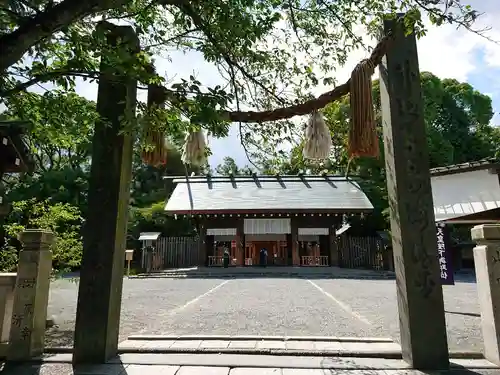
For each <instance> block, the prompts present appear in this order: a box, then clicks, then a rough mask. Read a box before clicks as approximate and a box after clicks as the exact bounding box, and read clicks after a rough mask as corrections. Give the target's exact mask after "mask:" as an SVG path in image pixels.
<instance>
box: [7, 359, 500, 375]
mask: <svg viewBox="0 0 500 375" xmlns="http://www.w3.org/2000/svg"><path fill="white" fill-rule="evenodd" d="M451 364H452V367H451V370H450V371H426V372H419V371H414V370H410V369H408V365H407V364H406V363H405V362H403V361H401V360H390V359H384V360H382V359H377V358H332V357H297V356H294V357H291V356H268V355H267V356H266V355H218V354H197V355H190V354H126V355H121V356H120V357H119V358H116V359H115V360H112V361H110V363H108V364H105V365H98V366H78V367H76V368H73V366H72V365H71V356H70V355H64V354H60V355H57V356H53V357H50V358H46V360H45V362H44V363H43V364H23V365H19V366H15V367H7V368H5V369H3V370H0V374H1V375H327V374H330V375H333V374H338V375H424V374H429V375H438V374H454V375H458V374H484V375H493V374H495V375H498V374H500V370H499V369H498V368H496V367H495V366H494V365H492V364H491V363H490V362H488V361H485V360H459V359H457V360H452V361H451Z"/></svg>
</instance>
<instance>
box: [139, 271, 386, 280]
mask: <svg viewBox="0 0 500 375" xmlns="http://www.w3.org/2000/svg"><path fill="white" fill-rule="evenodd" d="M231 277H304V278H314V277H319V278H331V279H367V280H387V279H394V278H395V276H394V273H393V272H376V271H373V272H357V271H354V270H352V271H344V272H326V271H325V272H307V271H274V270H273V271H266V270H261V271H249V272H245V271H240V270H238V271H232V270H220V271H187V272H186V271H160V272H151V273H141V274H138V275H136V276H131V278H231Z"/></svg>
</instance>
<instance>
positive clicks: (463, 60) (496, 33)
mask: <svg viewBox="0 0 500 375" xmlns="http://www.w3.org/2000/svg"><path fill="white" fill-rule="evenodd" d="M471 5H472V6H473V7H474V8H475V9H478V10H480V11H483V12H485V13H486V14H485V16H484V17H483V18H482V20H481V21H480V22H479V23H478V27H482V26H484V25H489V26H492V27H493V29H492V30H490V31H489V32H488V35H489V36H490V37H491V38H492V39H495V40H499V41H500V28H498V27H496V28H495V25H496V22H494V21H495V20H496V19H498V18H499V17H500V3H498V0H481V1H479V0H473V1H472V2H471ZM361 35H362V34H361ZM372 44H373V43H372ZM418 50H419V63H420V69H421V70H422V71H430V72H432V73H434V74H436V75H437V76H439V77H442V78H455V79H457V80H460V81H467V80H468V79H469V77H470V76H471V75H477V74H481V72H484V71H486V70H487V69H488V68H500V46H499V45H498V44H495V43H493V42H490V41H488V40H486V39H485V38H482V37H481V36H478V35H476V34H474V33H472V32H469V31H466V30H457V29H456V27H454V26H451V25H445V26H442V27H439V28H435V27H434V28H433V27H431V28H430V29H429V31H428V33H427V35H426V36H425V37H423V38H422V39H420V40H419V41H418ZM480 53H482V54H483V59H482V61H481V59H479V58H478V56H479V54H480ZM367 56H368V52H366V51H364V50H358V51H354V52H353V53H352V54H351V56H350V58H349V59H348V61H347V62H346V64H345V66H344V67H342V68H340V69H338V71H337V72H336V78H337V80H338V82H344V81H345V80H347V78H348V77H349V75H350V72H351V70H352V68H353V67H354V66H355V65H356V63H357V62H358V61H359V60H361V59H363V58H366V57H367ZM156 66H157V70H158V72H159V73H160V74H164V75H165V76H166V77H168V78H177V79H178V78H180V77H184V78H187V77H189V75H191V74H193V73H194V75H195V76H197V77H198V79H199V80H200V81H201V82H203V83H204V84H206V85H209V86H215V85H217V84H223V83H224V80H223V79H222V77H221V76H220V74H219V72H218V70H217V68H216V67H215V66H213V65H211V64H209V63H207V62H205V61H204V60H203V57H202V55H201V54H199V53H188V54H183V53H182V52H173V53H171V54H170V55H169V59H166V58H157V60H156ZM488 78H489V79H490V85H491V87H480V88H479V89H480V90H481V91H483V92H488V93H490V94H491V96H492V97H493V101H494V107H496V108H497V110H500V100H499V98H500V95H495V92H497V91H500V77H488ZM471 83H472V84H474V83H473V82H471ZM329 89H331V88H329V87H324V86H318V87H317V88H316V90H315V93H316V94H320V93H321V92H324V91H327V90H329ZM77 90H78V92H79V93H80V94H81V95H83V96H85V97H88V98H91V99H95V98H96V96H97V95H96V85H95V84H94V85H91V84H86V83H85V84H84V83H82V82H80V83H79V84H78V88H77ZM141 97H142V98H145V93H144V92H142V93H141ZM209 143H210V146H211V148H212V152H213V153H214V155H213V156H212V157H211V159H210V161H211V164H212V165H213V166H216V165H217V164H219V163H220V162H221V161H222V159H223V158H224V157H225V156H231V157H233V158H234V159H235V160H236V161H237V163H238V164H241V165H242V164H246V163H247V161H246V156H245V153H244V151H243V148H242V146H241V145H240V143H239V140H238V131H237V127H236V126H233V127H232V129H231V132H230V134H229V137H227V138H226V139H212V140H209Z"/></svg>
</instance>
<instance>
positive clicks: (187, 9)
mask: <svg viewBox="0 0 500 375" xmlns="http://www.w3.org/2000/svg"><path fill="white" fill-rule="evenodd" d="M177 7H178V8H179V9H180V10H181V11H182V12H183V13H184V14H185V15H187V16H189V17H190V18H191V19H192V20H193V23H194V24H195V25H196V27H197V28H199V29H200V30H202V31H203V33H204V34H205V36H206V37H207V39H208V41H209V42H210V43H212V45H213V46H214V47H215V48H216V49H217V51H218V52H219V53H220V54H221V55H222V58H223V59H224V61H225V62H226V64H228V65H231V66H234V67H236V69H238V70H239V71H240V72H241V74H243V76H244V77H246V78H248V79H249V80H251V81H252V82H254V83H255V84H256V85H257V86H259V87H260V88H261V89H262V90H264V91H265V92H267V93H268V94H269V95H271V96H272V97H274V98H275V99H276V100H277V101H278V102H279V103H280V104H286V101H285V100H283V99H282V98H280V97H279V96H277V95H276V94H275V93H273V92H272V91H270V90H269V89H268V88H267V87H266V86H265V85H263V84H262V83H261V82H259V81H258V80H257V79H256V78H255V77H254V76H252V75H251V74H250V73H248V72H247V71H246V70H245V69H244V68H243V67H242V66H241V65H239V64H238V63H237V62H236V61H234V60H233V59H232V58H231V57H230V56H229V54H228V53H227V51H226V50H225V48H224V47H223V46H221V45H220V43H219V42H218V41H217V38H215V37H214V36H213V35H212V33H211V32H210V30H209V28H208V27H207V25H206V24H205V22H204V21H203V19H202V18H201V17H200V15H199V14H198V13H196V11H195V10H194V9H193V7H192V5H191V4H189V3H188V2H183V3H181V4H178V5H177Z"/></svg>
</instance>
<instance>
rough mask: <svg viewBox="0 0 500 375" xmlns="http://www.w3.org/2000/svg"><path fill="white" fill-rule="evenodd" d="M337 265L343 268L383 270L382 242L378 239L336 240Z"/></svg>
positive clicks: (342, 237)
mask: <svg viewBox="0 0 500 375" xmlns="http://www.w3.org/2000/svg"><path fill="white" fill-rule="evenodd" d="M337 246H338V253H339V265H340V266H341V267H345V268H366V269H374V270H381V269H383V268H384V259H383V251H384V245H383V241H382V239H381V238H379V237H349V236H341V237H340V238H338V239H337Z"/></svg>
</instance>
